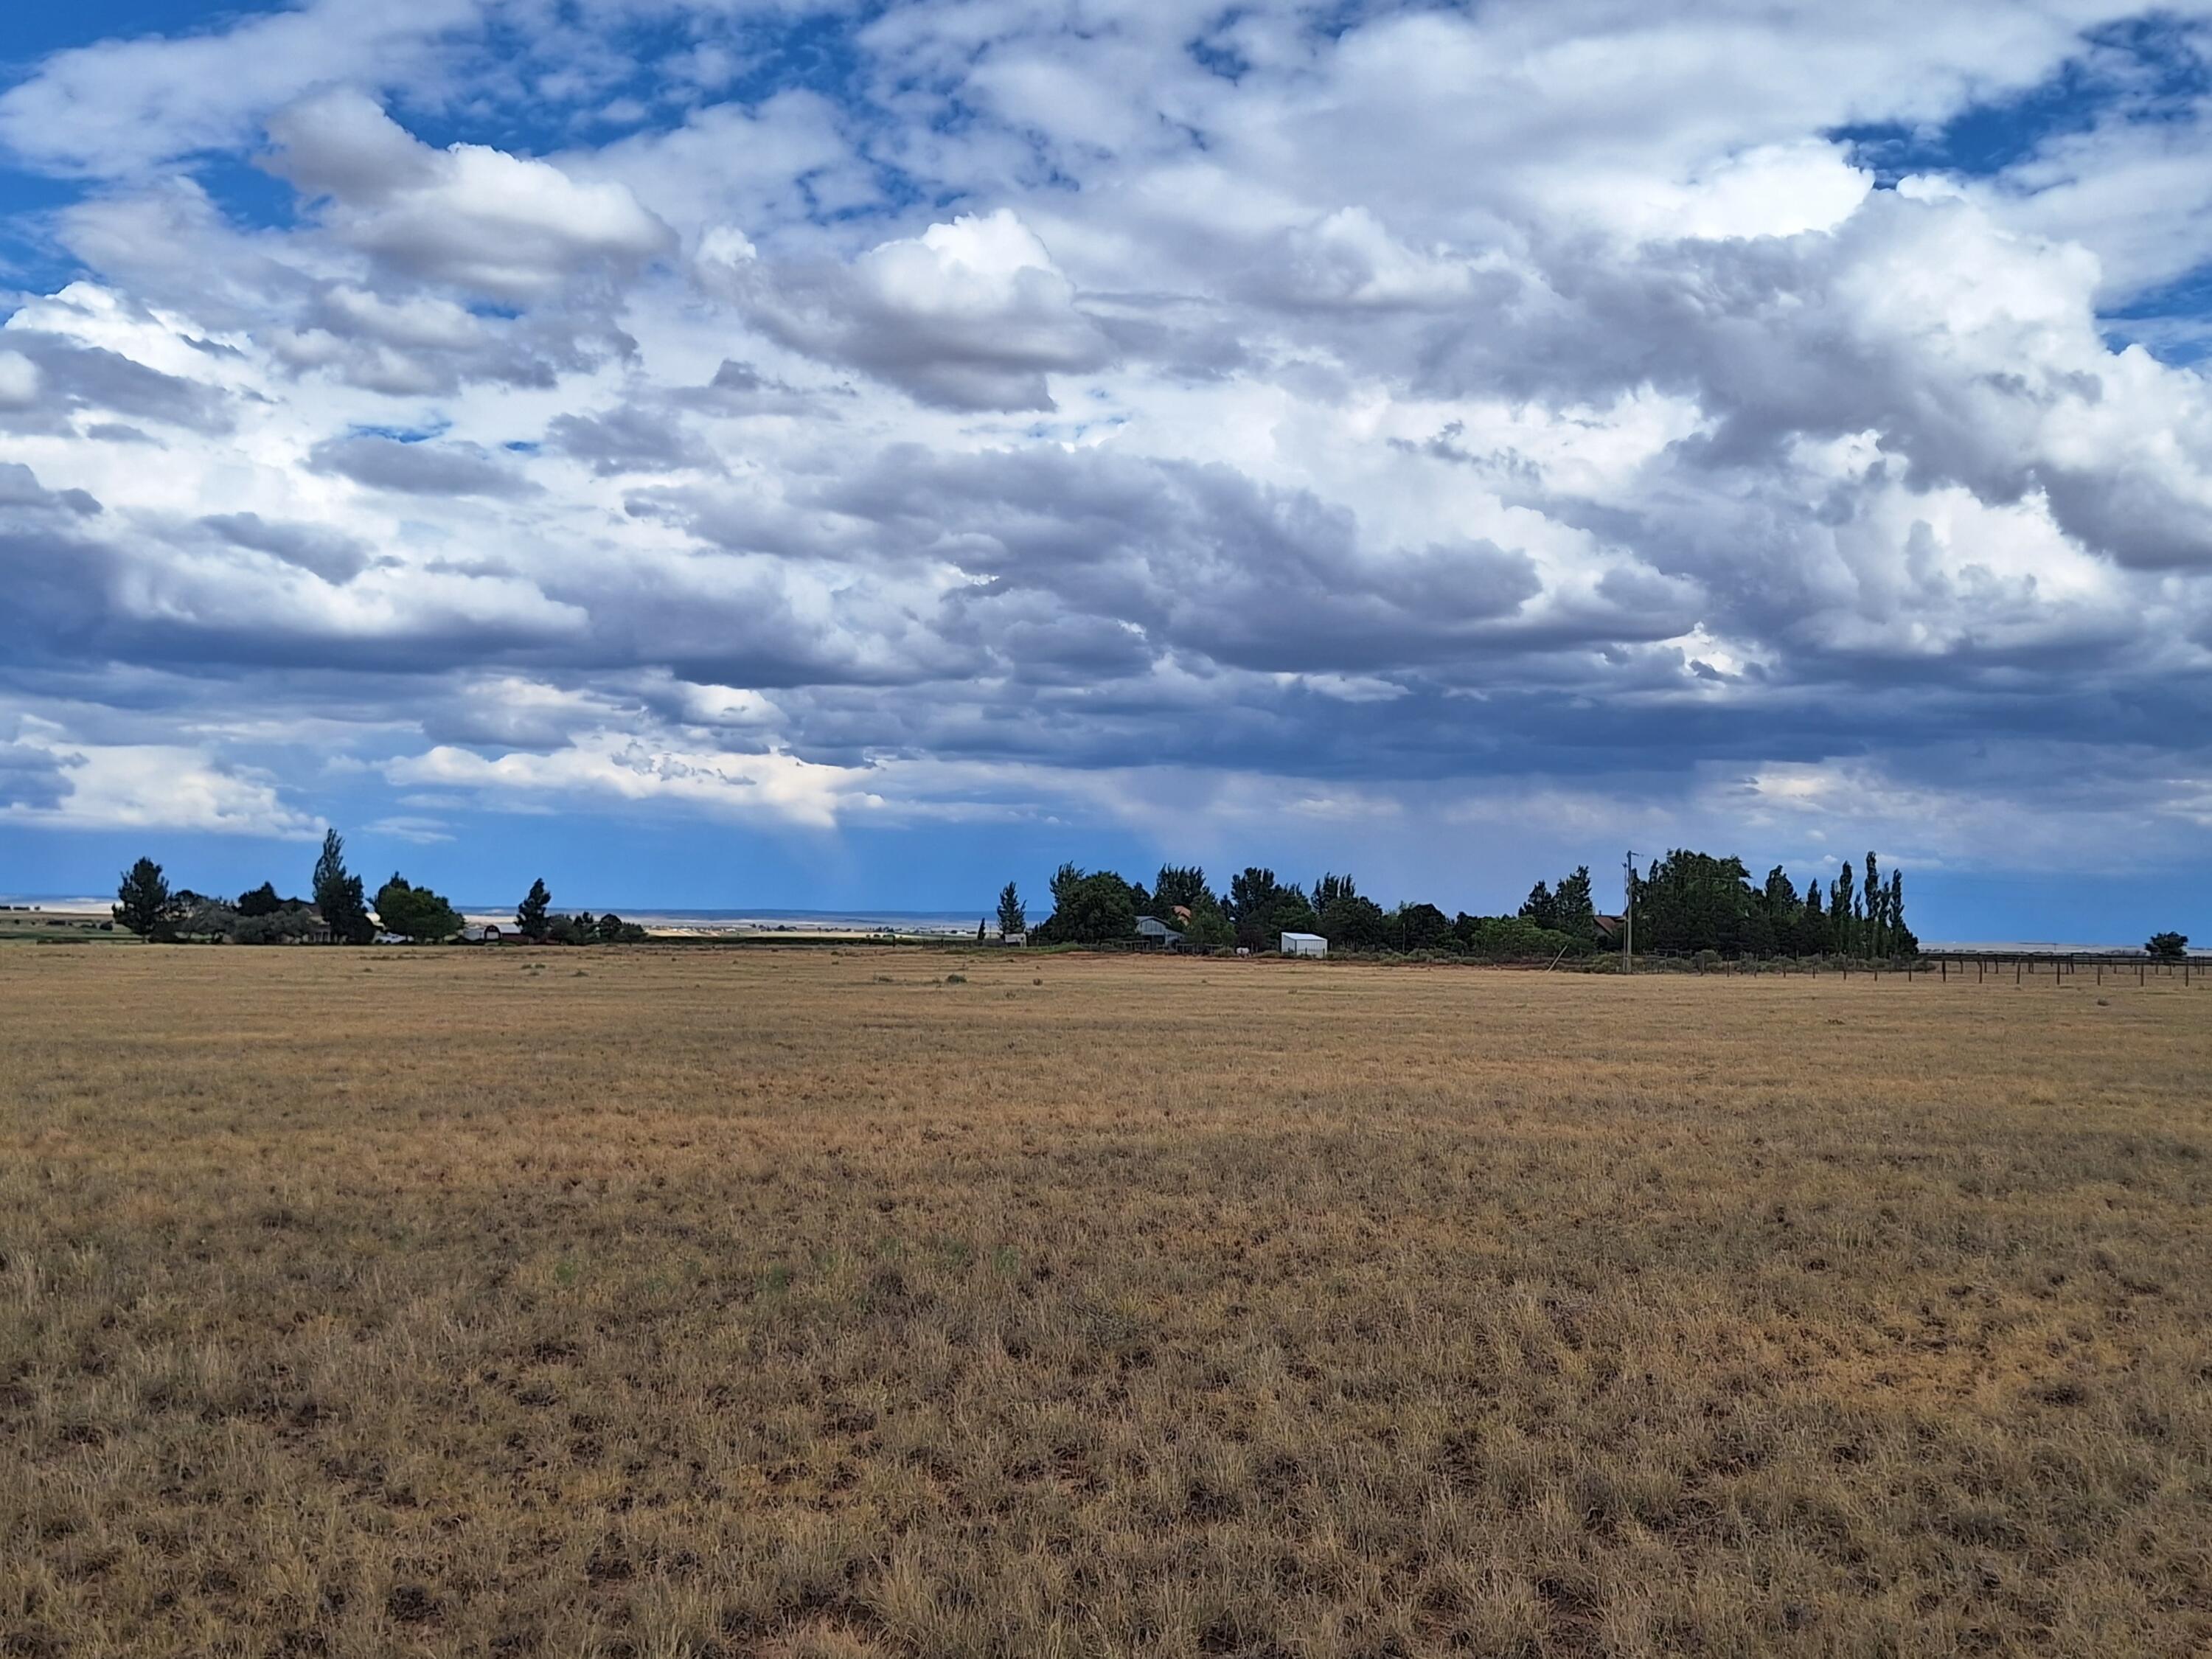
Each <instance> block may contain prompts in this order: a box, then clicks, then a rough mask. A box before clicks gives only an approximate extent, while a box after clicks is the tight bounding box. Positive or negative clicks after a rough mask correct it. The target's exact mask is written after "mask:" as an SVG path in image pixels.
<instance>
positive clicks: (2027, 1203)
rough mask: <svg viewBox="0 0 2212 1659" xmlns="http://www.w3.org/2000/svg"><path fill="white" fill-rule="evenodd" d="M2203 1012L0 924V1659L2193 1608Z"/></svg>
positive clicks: (1647, 1647)
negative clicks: (296, 940)
mask: <svg viewBox="0 0 2212 1659" xmlns="http://www.w3.org/2000/svg"><path fill="white" fill-rule="evenodd" d="M533 963H543V964H544V965H543V966H542V967H533V966H532V964H533ZM948 971H958V972H962V973H964V974H965V975H967V982H966V983H964V984H944V983H940V982H939V977H940V976H941V975H944V974H945V973H946V972H948ZM1040 981H1041V982H1040ZM2100 995H2101V999H2102V1000H2100ZM2208 1019H2212V993H2208V992H2207V991H2206V990H2205V989H2203V987H2197V988H2195V989H2192V990H2184V989H2182V988H2181V987H2178V986H2177V987H2149V988H2147V989H2144V990H2140V991H2139V990H2137V989H2136V988H2135V987H2133V986H2132V985H2129V986H2114V987H2107V988H2106V990H2105V991H2104V992H2103V993H2101V994H2100V993H2099V992H2097V991H2096V990H2094V989H2093V987H2084V986H2082V985H2081V984H2079V983H2078V982H2070V983H2069V984H2068V985H2067V986H2066V987H2065V988H2063V989H2059V988H2054V987H2052V985H2051V983H2050V982H2049V981H2045V983H2044V984H2043V985H2041V986H2040V987H2036V988H2033V989H2020V990H2015V988H2013V987H2011V986H2010V985H2009V984H2004V985H1998V984H1996V983H1992V984H1990V985H1987V986H1982V987H1976V986H1972V985H1960V984H1957V983H1954V984H1951V985H1949V986H1942V985H1939V984H1933V983H1929V982H1927V981H1921V982H1918V983H1916V984H1913V985H1911V986H1907V985H1906V984H1905V983H1904V982H1903V981H1895V980H1890V979H1885V980H1883V981H1881V982H1879V983H1876V982H1874V981H1869V980H1866V979H1864V978H1863V977H1860V976H1854V978H1853V979H1852V981H1850V984H1849V985H1848V986H1845V985H1844V984H1843V983H1841V982H1840V981H1837V980H1834V979H1832V978H1824V979H1822V980H1820V981H1817V982H1808V981H1803V980H1802V979H1798V980H1790V981H1778V980H1757V981H1741V980H1735V981H1723V980H1714V979H1705V980H1699V979H1694V978H1664V979H1661V978H1652V979H1639V980H1636V981H1619V980H1609V979H1602V978H1587V977H1575V978H1569V977H1565V976H1561V975H1554V976H1546V975H1529V974H1512V973H1493V972H1482V971H1474V970H1465V969H1411V968H1408V969H1376V968H1359V967H1353V966H1339V965H1329V966H1322V965H1312V964H1296V965H1293V964H1255V963H1223V962H1210V963H1209V962H1196V961H1165V960H1149V961H1127V960H1103V959H1101V960H1086V959H1080V958H1066V957H1053V958H1038V959H1029V960H1024V959H1022V958H1020V957H1015V956H1011V955H1007V956H984V955H980V954H978V955H974V956H969V957H958V956H939V955H928V954H923V953H917V952H900V953H893V952H883V951H866V950H848V951H844V952H843V953H842V954H841V955H839V956H836V957H832V956H830V955H829V954H828V953H826V952H824V951H819V950H816V951H711V950H691V951H685V950H676V949H668V950H655V949H651V948H647V949H643V950H635V951H591V952H580V953H570V954H562V953H559V952H543V953H539V952H527V951H516V950H512V949H509V950H495V951H443V952H429V951H425V952H419V953H413V954H409V953H405V952H392V951H383V952H351V951H299V950H294V951H236V950H233V951H217V950H199V951H185V950H164V949H156V948H149V949H143V950H132V951H100V952H96V953H94V952H78V951H27V950H26V951H7V952H0V1255H4V1258H5V1260H4V1265H0V1651H4V1652H9V1653H31V1654H58V1653H64V1652H67V1653H74V1654H116V1653H161V1654H179V1655H181V1654H210V1655H228V1654H240V1655H246V1654H252V1655H261V1654H271V1655H305V1654H331V1655H382V1654H390V1653H408V1652H435V1653H449V1654H534V1653H544V1654H557V1655H583V1654H599V1655H609V1656H613V1655H629V1656H635V1659H661V1656H675V1655H684V1654H689V1655H694V1656H701V1655H713V1654H720V1655H726V1656H732V1655H738V1654H765V1655H784V1656H800V1655H815V1656H829V1655H839V1656H865V1655H885V1656H889V1655H969V1654H1003V1655H1009V1656H1028V1655H1075V1654H1093V1653H1096V1654H1132V1655H1134V1654H1148V1655H1152V1654H1157V1655H1189V1654H1194V1653H1236V1654H1245V1655H1250V1656H1260V1655H1279V1656H1291V1655H1296V1656H1316V1659H1319V1656H1350V1655H1370V1656H1383V1655H1402V1656H1418V1655H1441V1654H1446V1653H1461V1652H1465V1653H1474V1654H1528V1655H1535V1654H1549V1653H1621V1654H1635V1653H1654V1652H1728V1653H1738V1654H1750V1653H1807V1654H1811V1653H1821V1654H1827V1653H1835V1654H1845V1653H1848V1654H1861V1653H1864V1654H1876V1653H1944V1652H1962V1651H1972V1650H1990V1651H1996V1650H2005V1651H2014V1652H2023V1651H2038V1652H2051V1653H2069V1654H2080V1655H2089V1654H2117V1653H2128V1652H2164V1653H2180V1652H2187V1651H2193V1650H2203V1648H2204V1647H2205V1645H2206V1644H2208V1643H2212V1561H2208V1553H2209V1552H2212V1341H2208V1329H2212V1320H2208V1315H2212V1248H2209V1247H2208V1238H2207V1231H2206V1209H2205V1205H2206V1200H2207V1199H2208V1197H2212V1161H2208V1158H2207V1152H2208V1151H2212V1122H2209V1121H2208V1093H2209V1092H2212V1089H2209V1088H2208V1085H2212V1039H2208V1036H2207V1032H2208Z"/></svg>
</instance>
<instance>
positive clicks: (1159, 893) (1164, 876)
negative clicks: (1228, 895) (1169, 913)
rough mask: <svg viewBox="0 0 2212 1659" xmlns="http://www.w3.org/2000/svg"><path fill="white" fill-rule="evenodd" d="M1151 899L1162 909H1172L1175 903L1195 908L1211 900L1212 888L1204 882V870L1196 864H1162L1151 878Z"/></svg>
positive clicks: (1187, 907) (1188, 908)
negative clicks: (1156, 873)
mask: <svg viewBox="0 0 2212 1659" xmlns="http://www.w3.org/2000/svg"><path fill="white" fill-rule="evenodd" d="M1152 902H1153V903H1154V904H1157V905H1158V906H1159V908H1161V909H1162V910H1173V909H1174V908H1176V906H1177V905H1181V906H1182V908H1184V909H1186V910H1195V909H1197V908H1198V907H1199V906H1200V905H1201V904H1211V903H1212V902H1213V890H1212V888H1210V887H1208V886H1207V885H1206V872H1205V871H1203V870H1201V869H1200V868H1199V867H1198V866H1196V865H1194V864H1188V865H1183V864H1163V865H1162V866H1160V872H1159V874H1158V876H1156V877H1154V878H1152ZM1162 920H1165V918H1164V917H1163V918H1162Z"/></svg>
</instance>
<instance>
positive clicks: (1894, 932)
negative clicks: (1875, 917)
mask: <svg viewBox="0 0 2212 1659" xmlns="http://www.w3.org/2000/svg"><path fill="white" fill-rule="evenodd" d="M1884 909H1885V910H1886V912H1887V915H1888V918H1889V953H1890V955H1892V956H1893V957H1917V956H1918V955H1919V954H1920V940H1919V939H1918V937H1917V935H1915V934H1914V933H1913V931H1912V929H1911V928H1910V927H1907V926H1905V872H1904V871H1902V870H1892V871H1891V872H1889V898H1888V901H1887V903H1886V904H1885V906H1884Z"/></svg>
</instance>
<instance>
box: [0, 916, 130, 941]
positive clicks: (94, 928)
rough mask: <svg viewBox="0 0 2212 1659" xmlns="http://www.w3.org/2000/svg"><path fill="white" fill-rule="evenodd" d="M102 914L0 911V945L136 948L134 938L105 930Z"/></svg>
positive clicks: (118, 929) (126, 934)
mask: <svg viewBox="0 0 2212 1659" xmlns="http://www.w3.org/2000/svg"><path fill="white" fill-rule="evenodd" d="M105 921H108V917H107V916H106V914H105V913H102V914H101V915H89V914H81V913H77V912H61V911H53V910H0V945H12V944H21V943H23V942H25V941H30V942H32V943H37V942H39V941H40V940H45V941H48V942H51V943H54V944H74V945H82V944H88V943H97V944H101V945H113V944H117V943H121V944H124V945H136V944H137V943H138V941H137V939H135V938H134V937H132V936H131V934H129V933H125V932H124V931H123V930H122V929H121V928H119V927H115V926H114V925H113V924H112V922H110V923H109V925H108V926H107V927H106V928H102V927H101V926H100V924H101V923H102V922H105Z"/></svg>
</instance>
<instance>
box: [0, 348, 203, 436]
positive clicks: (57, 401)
mask: <svg viewBox="0 0 2212 1659" xmlns="http://www.w3.org/2000/svg"><path fill="white" fill-rule="evenodd" d="M0 348H4V349H7V350H9V351H13V352H17V353H20V354H21V356H24V357H26V358H27V359H28V360H29V361H30V362H32V363H33V364H35V365H36V366H37V368H38V370H39V376H40V386H39V394H38V396H37V398H35V399H34V400H33V401H32V402H31V403H29V404H27V405H25V406H23V407H21V408H17V409H15V410H9V409H7V408H5V407H0V431H5V430H10V429H12V430H16V431H23V432H42V433H62V432H67V431H69V430H70V418H69V417H70V416H71V415H72V414H74V413H76V412H77V411H80V410H83V411H98V412H100V413H103V414H110V415H123V416H130V417H131V419H133V420H139V421H153V422H160V423H161V424H164V425H168V426H176V427H183V428H188V429H190V430H191V431H194V432H200V433H210V434H212V433H221V432H226V431H228V430H229V429H230V426H231V414H230V410H229V407H228V400H227V398H225V396H224V394H223V393H222V392H220V391H218V390H217V389H216V388H215V387H213V386H204V385H202V384H200V383H199V382H197V381H195V380H185V379H183V378H181V377H179V376H178V375H174V374H163V373H162V372H161V370H159V369H155V368H148V367H147V366H146V365H145V364H143V363H141V362H137V361H136V360H134V359H132V358H130V357H126V356H123V355H122V354H121V353H120V352H117V351H111V350H109V349H107V348H106V347H104V346H86V345H82V344H80V343H76V342H73V341H70V340H67V339H64V338H62V337H59V336H58V335H54V334H49V333H44V332H41V331H36V330H32V329H10V330H9V331H7V332H6V333H5V334H0Z"/></svg>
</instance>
